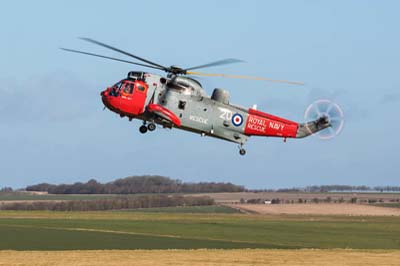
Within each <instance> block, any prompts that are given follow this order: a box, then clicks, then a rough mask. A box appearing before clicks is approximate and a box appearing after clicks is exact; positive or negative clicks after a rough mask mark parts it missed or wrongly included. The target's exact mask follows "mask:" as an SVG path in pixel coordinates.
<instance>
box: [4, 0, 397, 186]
mask: <svg viewBox="0 0 400 266" xmlns="http://www.w3.org/2000/svg"><path fill="white" fill-rule="evenodd" d="M399 8H400V2H399V1H389V0H388V1H364V0H359V1H357V0H352V1H339V0H338V1H316V0H315V1H313V0H309V1H285V0H283V1H265V0H264V1H262V0H260V1H255V0H254V1H251V0H247V1H239V0H229V1H211V0H203V1H183V0H182V1H178V0H172V1H161V0H160V1H155V0H149V1H71V0H69V1H7V2H4V3H2V8H1V10H0V36H1V42H0V58H1V62H0V144H1V148H0V187H3V186H11V187H13V188H21V187H25V186H27V185H30V184H36V183H41V182H48V183H55V184H58V183H72V182H78V181H87V180H89V179H91V178H95V179H97V180H98V181H100V182H108V181H111V180H113V179H116V178H122V177H126V176H131V175H141V174H152V175H164V176H169V177H171V178H174V179H181V180H183V181H185V182H200V181H216V182H232V183H235V184H240V185H244V186H246V187H248V188H282V187H301V186H307V185H324V184H348V185H370V186H375V185H400V184H399V180H400V170H399V167H398V163H399V158H400V156H399V155H400V154H399V150H400V141H399V138H398V132H399V131H400V125H399V123H398V122H399V118H398V117H399V115H400V111H399V106H400V91H399V88H400V75H399V69H400V49H399V47H400V28H399V25H400V17H399V16H398V10H399ZM82 36H83V37H90V38H93V39H96V40H99V41H102V42H105V43H108V44H111V45H113V46H117V47H119V48H121V49H123V50H126V51H129V52H131V53H134V54H136V55H139V56H142V57H145V58H148V59H150V60H152V61H155V62H159V63H160V64H162V65H179V66H181V67H189V66H194V65H199V64H203V63H208V62H211V61H215V60H219V59H223V58H238V59H241V60H244V61H246V63H240V64H234V65H228V66H219V67H215V68H209V69H207V71H208V72H216V73H226V74H240V75H253V76H262V77H269V78H274V79H288V80H294V81H303V82H305V84H306V85H305V86H293V85H285V84H275V83H268V82H265V81H252V80H234V79H224V78H215V77H202V78H200V79H199V81H200V82H201V83H202V84H203V87H204V88H205V89H206V91H207V92H208V93H209V94H211V92H212V90H213V89H214V88H216V87H218V88H225V89H228V90H229V91H230V94H231V102H232V103H235V104H238V105H242V106H247V107H250V106H252V105H253V104H257V105H258V109H259V110H262V111H265V112H268V113H272V114H275V115H279V116H283V117H285V118H287V119H290V120H295V121H298V122H303V120H304V111H305V109H306V108H307V106H308V105H309V104H311V103H312V102H313V101H315V100H317V99H329V100H332V101H334V102H336V103H337V104H339V105H340V106H341V108H342V109H343V112H344V116H345V124H344V128H343V131H342V132H341V133H340V135H339V136H337V137H336V138H334V139H332V140H329V141H323V140H320V139H319V138H317V137H314V136H311V137H308V138H305V139H289V140H288V141H287V142H286V143H284V142H283V141H282V139H275V138H260V137H252V138H250V140H249V141H248V143H247V144H246V145H245V148H246V150H247V154H246V156H240V155H239V153H238V148H237V145H236V144H233V143H229V142H224V141H221V140H218V139H213V138H202V137H200V136H199V135H196V134H191V133H188V132H185V131H180V130H177V129H173V130H167V129H160V128H158V129H157V130H156V131H154V132H152V133H150V134H145V135H141V134H140V133H139V132H138V127H139V126H140V125H141V123H140V121H137V120H136V121H132V122H129V121H128V120H127V119H121V118H120V117H119V116H118V115H116V114H114V113H112V112H110V111H107V110H106V111H103V105H102V103H101V99H100V95H99V93H100V91H101V90H103V89H104V88H106V87H107V86H109V85H112V84H114V83H116V82H117V81H119V80H121V79H123V78H125V76H126V74H127V72H128V71H131V70H144V71H149V72H152V73H156V74H161V72H157V70H155V71H153V70H149V69H144V68H141V67H138V66H132V65H128V64H124V63H119V62H113V61H108V60H103V59H99V58H93V57H88V56H84V55H77V54H71V53H67V52H63V51H61V50H60V49H59V48H60V47H67V48H72V49H78V50H84V51H91V52H94V53H101V54H104V55H109V56H114V57H119V58H123V59H127V58H124V57H123V56H120V55H118V54H116V53H115V52H112V51H108V50H106V49H104V48H102V47H98V46H95V45H92V44H90V43H86V42H83V41H81V40H79V39H78V38H77V37H82ZM128 60H129V59H128ZM204 72H206V70H204Z"/></svg>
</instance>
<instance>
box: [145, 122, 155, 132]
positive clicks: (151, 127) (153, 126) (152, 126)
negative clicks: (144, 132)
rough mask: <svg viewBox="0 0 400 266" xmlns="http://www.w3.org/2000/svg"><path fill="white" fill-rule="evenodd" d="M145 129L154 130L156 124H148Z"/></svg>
mask: <svg viewBox="0 0 400 266" xmlns="http://www.w3.org/2000/svg"><path fill="white" fill-rule="evenodd" d="M147 129H148V130H150V131H154V130H155V129H156V124H154V123H150V124H148V125H147Z"/></svg>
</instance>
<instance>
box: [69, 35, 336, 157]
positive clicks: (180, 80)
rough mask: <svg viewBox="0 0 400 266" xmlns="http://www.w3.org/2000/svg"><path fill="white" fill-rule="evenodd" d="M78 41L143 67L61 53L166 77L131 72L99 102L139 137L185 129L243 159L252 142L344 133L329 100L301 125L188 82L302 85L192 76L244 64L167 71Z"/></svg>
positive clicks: (312, 109) (317, 105)
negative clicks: (132, 124)
mask: <svg viewBox="0 0 400 266" xmlns="http://www.w3.org/2000/svg"><path fill="white" fill-rule="evenodd" d="M80 39H82V40H84V41H87V42H90V43H93V44H96V45H99V46H102V47H104V48H107V49H110V50H113V51H115V52H118V53H121V54H123V55H125V56H129V57H132V58H134V59H136V60H139V61H141V62H140V63H139V62H133V61H129V60H124V59H119V58H114V57H109V56H104V55H100V54H95V53H90V52H85V51H79V50H73V49H66V48H61V49H62V50H65V51H68V52H74V53H79V54H85V55H90V56H95V57H100V58H105V59H110V60H115V61H119V62H124V63H129V64H133V65H138V66H142V67H147V68H152V69H157V70H162V71H165V72H166V73H167V75H166V76H163V75H158V74H153V73H148V72H142V71H131V72H129V73H128V75H127V78H125V79H122V80H121V81H119V82H117V83H116V84H115V85H113V86H111V87H108V88H107V89H106V90H104V91H102V92H101V98H102V101H103V103H104V105H105V107H106V108H108V109H109V110H111V111H113V112H115V113H117V114H119V115H120V116H121V117H127V118H128V119H129V121H131V120H132V119H139V120H142V121H143V125H142V126H140V128H139V131H140V133H143V134H144V133H146V132H148V131H154V130H155V129H156V125H157V124H158V125H160V126H162V127H164V128H177V129H182V130H186V131H189V132H193V133H197V134H200V135H201V136H210V137H215V138H219V139H222V140H226V141H231V142H234V143H237V144H239V153H240V154H241V155H244V154H246V151H245V149H243V145H244V144H245V143H246V141H247V140H248V138H249V137H250V136H266V137H279V138H284V140H285V141H286V138H304V137H306V136H309V135H312V134H316V133H317V132H319V133H318V134H321V135H320V137H321V138H325V139H326V138H331V137H333V136H335V135H337V134H338V133H339V132H340V130H341V129H342V127H343V112H342V111H341V109H340V107H339V106H338V105H337V104H335V103H332V102H330V101H327V100H320V101H317V102H315V103H314V104H312V105H310V106H309V108H307V110H306V114H305V116H306V119H308V120H310V121H308V122H305V123H297V122H294V121H291V120H288V119H285V118H281V117H278V116H275V115H272V114H268V113H265V112H262V111H259V110H257V109H256V107H255V106H254V107H253V108H245V107H241V106H239V105H235V104H232V103H230V95H229V92H228V91H226V90H224V89H219V88H216V89H214V91H213V93H212V95H211V97H210V96H208V95H207V93H206V91H205V90H204V89H203V87H202V85H201V84H200V82H198V81H197V80H196V79H194V78H192V77H188V76H187V75H191V76H193V75H198V76H222V77H228V78H250V79H256V80H267V81H271V82H280V83H289V84H301V83H299V82H291V81H285V80H273V79H267V78H258V77H248V76H232V75H225V74H207V73H202V72H195V71H193V70H196V69H201V68H206V67H214V66H219V65H225V64H233V63H239V62H243V61H241V60H238V59H233V58H229V59H223V60H219V61H215V62H211V63H208V64H203V65H198V66H194V67H188V68H180V67H177V66H170V67H167V66H163V65H161V64H158V63H155V62H152V61H150V60H148V59H145V58H142V57H139V56H136V55H134V54H131V53H128V52H126V51H123V50H121V49H118V48H115V47H113V46H110V45H108V44H105V43H102V42H99V41H96V40H93V39H90V38H80Z"/></svg>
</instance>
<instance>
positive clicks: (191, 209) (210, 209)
mask: <svg viewBox="0 0 400 266" xmlns="http://www.w3.org/2000/svg"><path fill="white" fill-rule="evenodd" d="M127 211H132V212H161V213H208V214H210V213H240V211H239V210H238V209H234V208H231V207H228V206H221V205H209V206H188V207H164V208H146V209H132V210H127Z"/></svg>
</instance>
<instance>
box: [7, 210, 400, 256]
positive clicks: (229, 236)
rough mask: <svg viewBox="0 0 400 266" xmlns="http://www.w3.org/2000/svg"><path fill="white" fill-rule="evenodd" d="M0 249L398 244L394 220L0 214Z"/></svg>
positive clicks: (398, 223) (398, 221) (399, 226)
mask: <svg viewBox="0 0 400 266" xmlns="http://www.w3.org/2000/svg"><path fill="white" fill-rule="evenodd" d="M0 236H1V241H0V249H2V250H6V249H8V250H9V249H12V250H94V249H198V248H216V249H240V248H273V249H302V248H318V249H321V248H322V249H328V248H336V249H337V248H352V249H399V248H400V237H399V236H400V218H399V217H341V216H260V215H243V214H215V213H213V214H211V213H210V214H207V213H199V214H189V213H185V214H179V213H145V212H23V211H21V212H9V211H7V212H5V211H3V212H0Z"/></svg>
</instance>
